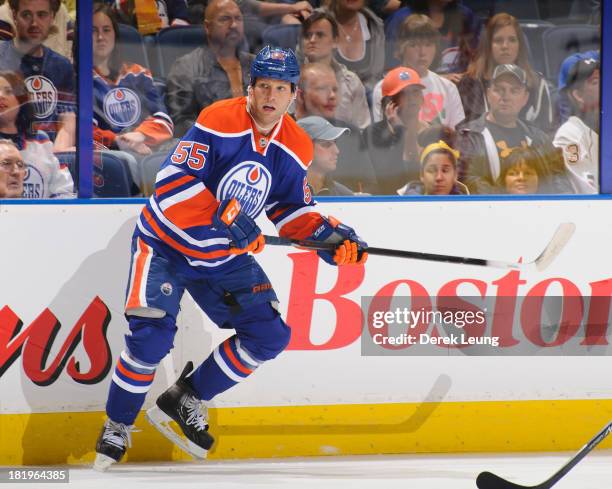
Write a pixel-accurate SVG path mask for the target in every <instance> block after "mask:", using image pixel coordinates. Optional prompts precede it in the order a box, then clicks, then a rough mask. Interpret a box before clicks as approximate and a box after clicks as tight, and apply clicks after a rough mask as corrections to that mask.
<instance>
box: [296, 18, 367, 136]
mask: <svg viewBox="0 0 612 489" xmlns="http://www.w3.org/2000/svg"><path fill="white" fill-rule="evenodd" d="M338 35H339V29H338V23H337V22H336V19H335V18H334V17H333V16H332V15H331V14H330V13H329V12H326V11H322V10H316V11H315V12H314V13H313V14H312V15H311V16H310V17H308V18H307V19H306V20H305V21H304V22H303V24H302V42H301V45H300V46H299V49H298V54H299V55H303V56H304V58H305V60H306V61H307V62H308V63H323V64H327V65H329V66H331V67H332V69H333V70H334V73H335V74H336V80H337V81H338V106H337V107H336V114H335V115H336V119H339V120H341V121H344V122H348V123H350V124H353V125H355V126H357V127H359V129H365V128H366V127H367V126H369V125H370V108H369V107H368V102H367V100H366V94H365V89H364V87H363V84H362V83H361V80H360V79H359V77H358V76H357V75H356V74H355V73H353V72H352V71H349V70H348V69H347V67H346V66H344V65H343V64H342V63H339V62H338V61H337V60H336V59H335V58H334V53H335V51H336V47H337V46H338Z"/></svg>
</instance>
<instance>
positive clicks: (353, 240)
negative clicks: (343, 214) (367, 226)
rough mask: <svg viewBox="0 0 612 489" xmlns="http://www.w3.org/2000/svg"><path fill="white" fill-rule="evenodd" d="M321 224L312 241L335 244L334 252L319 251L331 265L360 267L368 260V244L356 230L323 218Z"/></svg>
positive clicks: (331, 219) (336, 221) (332, 219)
mask: <svg viewBox="0 0 612 489" xmlns="http://www.w3.org/2000/svg"><path fill="white" fill-rule="evenodd" d="M321 218H322V219H323V224H321V225H320V226H319V227H318V228H317V229H316V230H315V232H314V233H313V234H312V236H311V237H310V239H313V240H315V241H322V242H324V243H334V244H336V247H335V248H334V250H333V251H325V250H319V251H317V253H318V254H319V256H320V257H321V258H322V259H323V260H324V261H325V262H327V263H329V264H330V265H360V264H362V263H365V262H366V260H367V259H368V254H367V252H366V251H365V250H366V249H367V247H368V244H367V243H366V242H365V241H364V240H362V239H361V238H360V237H359V236H357V233H356V232H355V230H354V229H353V228H351V227H348V226H346V225H344V224H342V223H341V222H340V221H338V220H337V219H335V218H333V217H332V216H329V217H327V218H325V217H323V216H321Z"/></svg>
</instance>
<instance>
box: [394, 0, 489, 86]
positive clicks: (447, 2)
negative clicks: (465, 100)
mask: <svg viewBox="0 0 612 489" xmlns="http://www.w3.org/2000/svg"><path fill="white" fill-rule="evenodd" d="M408 3H409V4H410V6H404V7H402V8H400V9H399V10H397V11H396V12H395V13H394V14H393V15H391V16H390V17H389V18H388V19H386V20H385V38H386V40H387V45H386V50H385V57H386V66H387V68H393V67H395V66H398V64H399V63H398V60H397V58H396V57H395V52H396V51H397V37H398V35H399V32H400V26H401V25H402V23H403V22H404V20H405V19H406V17H408V16H409V15H412V14H422V15H427V16H428V17H429V18H430V19H432V22H433V25H434V27H435V28H436V29H437V30H438V32H439V33H440V37H441V44H440V46H439V51H440V53H442V58H443V59H444V58H445V57H446V53H447V52H452V53H453V55H452V57H451V56H448V58H447V59H446V61H445V65H444V73H447V74H448V75H447V76H448V78H449V79H450V80H451V81H453V82H454V83H458V82H459V80H460V79H461V76H460V74H462V73H464V72H465V70H466V69H467V67H468V64H469V63H470V61H471V60H472V56H473V53H474V52H475V51H476V48H477V46H478V38H479V35H480V31H481V28H482V22H481V20H480V18H479V17H478V16H477V15H475V14H474V12H472V10H471V9H470V8H469V7H467V6H465V5H463V3H462V2H461V0H413V1H411V2H408ZM400 63H401V62H400ZM434 71H436V72H440V70H439V67H438V66H434ZM457 74H459V75H457Z"/></svg>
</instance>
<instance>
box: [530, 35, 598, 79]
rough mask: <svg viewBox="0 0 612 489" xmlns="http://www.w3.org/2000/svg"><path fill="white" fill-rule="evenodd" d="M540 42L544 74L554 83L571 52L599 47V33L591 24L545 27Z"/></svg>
mask: <svg viewBox="0 0 612 489" xmlns="http://www.w3.org/2000/svg"><path fill="white" fill-rule="evenodd" d="M542 43H543V46H544V66H545V70H544V75H545V76H546V78H547V79H548V80H550V81H551V82H553V83H554V84H555V85H556V84H557V77H558V76H559V69H560V68H561V63H563V60H564V59H565V58H567V57H568V56H569V55H570V54H573V53H577V52H584V51H590V50H593V49H601V34H600V31H599V29H598V28H597V27H596V26H592V25H560V26H555V27H551V28H549V29H547V30H546V31H545V32H544V33H543V35H542Z"/></svg>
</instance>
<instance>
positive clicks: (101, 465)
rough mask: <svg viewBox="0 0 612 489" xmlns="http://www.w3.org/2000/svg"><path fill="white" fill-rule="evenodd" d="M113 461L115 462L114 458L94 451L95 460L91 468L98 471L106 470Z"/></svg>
mask: <svg viewBox="0 0 612 489" xmlns="http://www.w3.org/2000/svg"><path fill="white" fill-rule="evenodd" d="M115 463H117V461H116V460H115V459H114V458H111V457H109V456H108V455H104V454H102V453H96V460H95V461H94V464H93V467H92V468H93V469H94V470H97V471H98V472H106V471H107V470H108V468H109V467H110V466H111V465H113V464H115Z"/></svg>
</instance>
